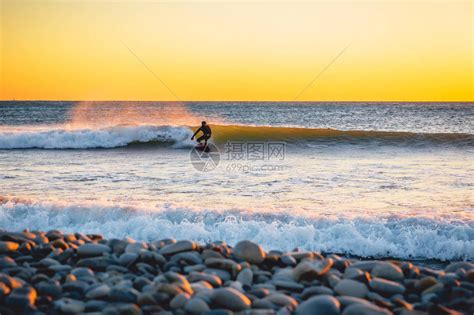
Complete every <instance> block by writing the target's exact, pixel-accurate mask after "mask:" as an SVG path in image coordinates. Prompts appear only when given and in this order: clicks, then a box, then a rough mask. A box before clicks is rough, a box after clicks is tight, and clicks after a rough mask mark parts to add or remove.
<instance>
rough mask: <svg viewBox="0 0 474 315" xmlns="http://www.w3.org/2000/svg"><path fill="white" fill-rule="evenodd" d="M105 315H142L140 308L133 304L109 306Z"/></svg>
mask: <svg viewBox="0 0 474 315" xmlns="http://www.w3.org/2000/svg"><path fill="white" fill-rule="evenodd" d="M102 314H103V315H125V314H126V315H141V314H142V311H141V310H140V308H139V307H138V306H137V305H135V304H132V303H120V304H114V305H109V306H107V307H106V308H105V309H104V310H103V311H102Z"/></svg>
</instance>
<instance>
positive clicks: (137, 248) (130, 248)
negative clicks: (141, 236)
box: [125, 242, 148, 254]
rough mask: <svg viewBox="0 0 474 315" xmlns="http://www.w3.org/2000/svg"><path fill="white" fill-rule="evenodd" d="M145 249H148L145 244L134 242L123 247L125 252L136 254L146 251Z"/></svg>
mask: <svg viewBox="0 0 474 315" xmlns="http://www.w3.org/2000/svg"><path fill="white" fill-rule="evenodd" d="M147 249H148V246H147V245H146V243H144V242H136V243H131V244H128V245H127V247H125V252H126V253H135V254H138V253H140V252H141V251H142V250H147Z"/></svg>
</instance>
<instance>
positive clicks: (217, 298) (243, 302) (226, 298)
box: [211, 288, 251, 312]
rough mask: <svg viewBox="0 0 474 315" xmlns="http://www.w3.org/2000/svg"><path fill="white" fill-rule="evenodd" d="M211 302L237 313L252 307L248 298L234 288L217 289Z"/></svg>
mask: <svg viewBox="0 0 474 315" xmlns="http://www.w3.org/2000/svg"><path fill="white" fill-rule="evenodd" d="M211 300H212V302H213V303H214V304H216V305H218V306H220V307H223V308H226V309H229V310H232V311H236V312H238V311H242V310H246V309H249V308H250V305H251V302H250V300H249V298H248V297H247V296H245V295H244V294H242V293H240V292H239V291H237V290H235V289H232V288H219V289H215V290H214V291H213V292H212V296H211Z"/></svg>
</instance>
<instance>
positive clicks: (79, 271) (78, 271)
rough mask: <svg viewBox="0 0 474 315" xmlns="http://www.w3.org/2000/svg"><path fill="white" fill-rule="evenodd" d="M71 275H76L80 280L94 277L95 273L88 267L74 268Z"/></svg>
mask: <svg viewBox="0 0 474 315" xmlns="http://www.w3.org/2000/svg"><path fill="white" fill-rule="evenodd" d="M71 274H73V275H75V276H76V277H78V278H83V277H94V271H92V269H90V268H87V267H78V268H74V269H72V270H71Z"/></svg>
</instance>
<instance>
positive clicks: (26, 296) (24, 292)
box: [5, 286, 37, 308]
mask: <svg viewBox="0 0 474 315" xmlns="http://www.w3.org/2000/svg"><path fill="white" fill-rule="evenodd" d="M36 298H37V292H36V290H35V289H34V288H33V287H29V286H28V287H27V286H25V287H21V288H16V289H13V290H12V291H11V293H10V295H8V296H7V298H6V299H5V305H7V306H10V307H12V308H24V307H25V306H26V307H32V306H34V305H35V301H36Z"/></svg>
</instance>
